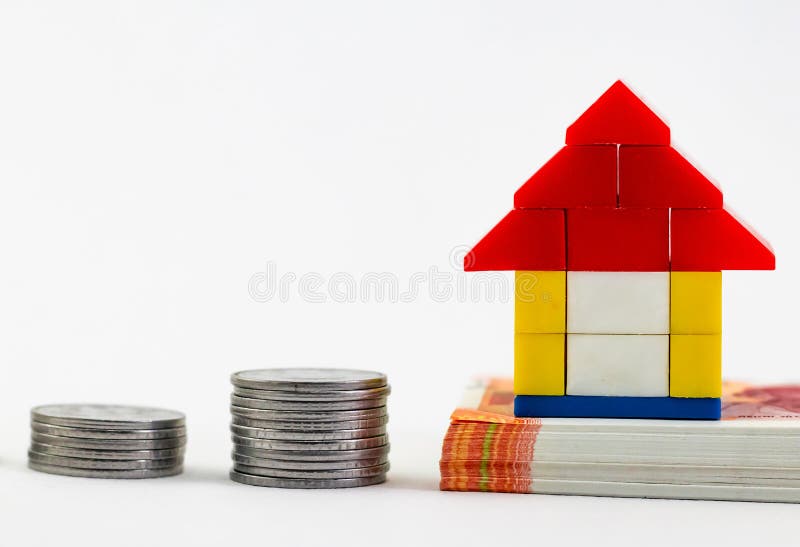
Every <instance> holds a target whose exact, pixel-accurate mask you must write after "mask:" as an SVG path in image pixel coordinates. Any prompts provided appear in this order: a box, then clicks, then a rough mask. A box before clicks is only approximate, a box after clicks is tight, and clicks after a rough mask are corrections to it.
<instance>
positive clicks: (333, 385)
mask: <svg viewBox="0 0 800 547" xmlns="http://www.w3.org/2000/svg"><path fill="white" fill-rule="evenodd" d="M231 383H233V385H235V386H239V387H247V388H251V389H266V390H274V391H297V392H301V393H318V392H320V391H341V390H354V389H372V388H376V387H383V386H385V385H386V375H385V374H383V373H381V372H375V371H371V370H351V369H339V368H304V367H298V368H268V369H259V370H243V371H240V372H235V373H233V374H232V375H231Z"/></svg>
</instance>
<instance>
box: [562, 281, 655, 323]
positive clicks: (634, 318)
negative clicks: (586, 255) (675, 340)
mask: <svg viewBox="0 0 800 547" xmlns="http://www.w3.org/2000/svg"><path fill="white" fill-rule="evenodd" d="M669 294H670V293H669V272H567V332H568V333H570V334H572V333H575V334H669Z"/></svg>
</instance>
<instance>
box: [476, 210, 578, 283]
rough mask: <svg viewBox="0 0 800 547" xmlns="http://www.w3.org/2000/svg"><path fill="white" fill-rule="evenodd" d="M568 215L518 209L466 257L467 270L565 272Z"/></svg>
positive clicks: (548, 211) (558, 211)
mask: <svg viewBox="0 0 800 547" xmlns="http://www.w3.org/2000/svg"><path fill="white" fill-rule="evenodd" d="M565 239H566V237H565V230H564V211H563V210H560V209H514V210H513V211H511V212H510V213H508V214H507V215H506V216H505V217H504V218H503V220H501V221H500V222H499V223H498V224H497V226H495V227H494V228H492V230H491V231H490V232H489V233H488V234H486V235H485V236H484V237H483V239H481V240H480V241H479V242H478V244H477V245H475V247H473V248H472V250H471V251H470V252H469V253H468V254H467V256H465V257H464V270H465V271H468V272H474V271H482V270H563V269H565V268H566V241H565Z"/></svg>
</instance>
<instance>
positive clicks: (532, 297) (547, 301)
mask: <svg viewBox="0 0 800 547" xmlns="http://www.w3.org/2000/svg"><path fill="white" fill-rule="evenodd" d="M566 321H567V272H563V271H561V272H531V271H517V272H516V273H515V275H514V332H527V333H544V334H548V333H562V334H563V333H564V332H566Z"/></svg>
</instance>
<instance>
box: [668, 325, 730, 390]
mask: <svg viewBox="0 0 800 547" xmlns="http://www.w3.org/2000/svg"><path fill="white" fill-rule="evenodd" d="M669 396H670V397H721V396H722V336H721V335H719V334H678V335H676V334H671V335H670V337H669Z"/></svg>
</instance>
